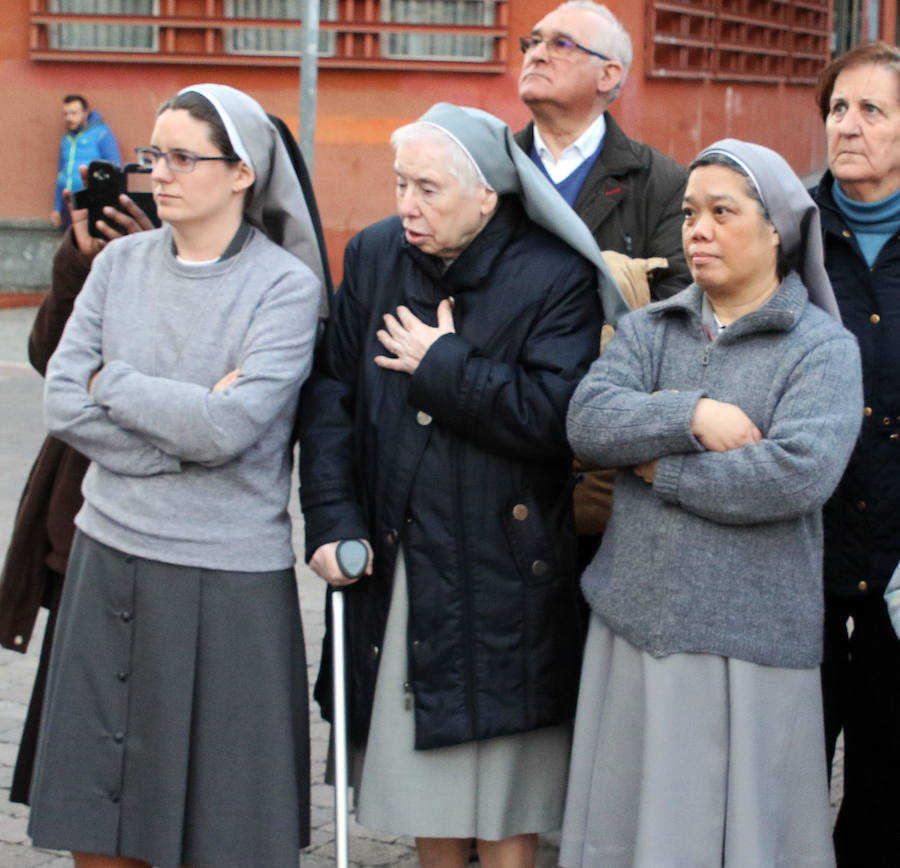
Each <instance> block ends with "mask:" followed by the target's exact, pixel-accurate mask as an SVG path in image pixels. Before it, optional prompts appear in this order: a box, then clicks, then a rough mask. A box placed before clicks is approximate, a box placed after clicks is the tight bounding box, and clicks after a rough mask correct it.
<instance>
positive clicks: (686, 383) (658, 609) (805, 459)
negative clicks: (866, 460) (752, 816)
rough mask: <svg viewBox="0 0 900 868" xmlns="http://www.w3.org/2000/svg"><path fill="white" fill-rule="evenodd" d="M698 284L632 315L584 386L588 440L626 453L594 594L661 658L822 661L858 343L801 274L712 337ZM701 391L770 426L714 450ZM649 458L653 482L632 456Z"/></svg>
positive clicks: (572, 435) (856, 395)
mask: <svg viewBox="0 0 900 868" xmlns="http://www.w3.org/2000/svg"><path fill="white" fill-rule="evenodd" d="M702 298H703V294H702V292H701V290H700V289H699V288H698V287H697V286H696V285H692V286H690V287H688V289H686V290H684V291H683V292H681V293H679V294H678V295H676V296H674V297H673V298H671V299H669V300H667V301H664V302H660V303H658V304H654V305H651V306H649V307H647V308H643V309H642V310H640V311H636V312H635V313H633V314H631V315H629V316H627V317H626V318H625V319H624V320H623V321H622V322H620V324H619V330H618V333H617V334H616V336H615V338H614V339H613V340H612V342H611V343H610V344H609V346H608V347H607V349H606V350H605V351H604V353H603V355H602V356H601V357H600V358H599V359H598V360H597V361H596V362H595V363H594V364H593V366H592V367H591V369H590V371H589V373H588V375H587V376H586V377H585V379H584V380H583V381H582V383H581V384H580V385H579V387H578V389H577V390H576V392H575V395H574V396H573V398H572V402H571V404H570V406H569V415H568V433H569V440H570V442H571V444H572V447H573V449H574V450H575V452H576V454H578V455H579V456H582V457H584V458H586V459H588V460H590V461H592V462H595V463H598V464H601V465H605V466H611V467H619V468H621V469H620V471H619V473H618V474H617V477H616V486H615V497H614V502H613V512H612V518H611V520H610V524H609V526H608V528H607V530H606V533H605V535H604V538H603V543H602V545H601V547H600V550H599V552H598V553H597V556H596V557H595V558H594V560H593V562H592V563H591V564H590V565H589V566H588V568H587V570H586V571H585V574H584V577H583V579H582V585H583V588H584V592H585V595H586V597H587V599H588V602H589V603H590V605H591V607H592V609H593V610H594V611H595V612H596V613H597V614H598V615H599V616H600V617H601V618H602V619H603V620H604V621H605V622H606V623H607V624H608V625H609V626H610V627H611V628H612V629H613V630H615V631H616V632H617V633H619V634H620V635H622V636H623V637H624V638H625V639H627V640H628V641H629V642H631V643H632V644H633V645H635V646H636V647H638V648H641V649H643V650H644V651H647V652H649V653H651V654H653V655H655V656H664V655H667V654H672V653H676V652H705V653H712V654H721V655H724V656H727V657H736V658H740V659H743V660H749V661H751V662H753V663H759V664H764V665H771V666H782V667H794V668H806V667H812V666H815V665H816V664H817V663H818V662H819V660H820V657H821V650H822V522H821V514H820V507H821V506H822V504H823V503H824V502H825V500H826V499H827V498H828V496H829V495H830V494H831V492H832V490H833V489H834V488H835V486H836V485H837V483H838V480H839V479H840V477H841V473H842V471H843V469H844V465H845V464H846V463H847V460H848V458H849V456H850V452H851V450H852V448H853V444H854V441H855V439H856V435H857V432H858V430H859V427H860V422H861V420H862V384H861V373H860V361H859V351H858V348H857V345H856V341H855V339H854V338H853V336H852V335H851V334H850V333H849V332H848V331H846V330H845V329H844V328H843V327H842V326H841V325H840V324H839V323H838V322H837V321H836V320H834V319H833V318H832V317H830V316H829V315H828V314H826V313H824V312H823V311H822V310H820V309H819V308H818V307H816V306H814V305H812V304H810V303H809V302H808V301H807V298H806V290H805V287H804V286H803V284H802V283H801V282H800V280H799V278H798V277H797V276H796V274H790V275H789V276H788V277H787V278H786V279H785V280H784V281H783V282H782V284H781V286H780V287H779V288H778V291H777V292H776V293H775V295H774V296H773V297H772V298H770V299H769V300H768V301H767V302H766V303H765V304H764V305H763V306H762V307H760V308H759V309H757V310H756V311H753V312H752V313H750V314H747V315H746V316H744V317H742V318H741V319H739V320H737V321H736V322H734V323H732V324H731V325H730V326H729V327H728V328H727V329H726V330H725V331H724V332H722V334H721V335H720V336H719V337H718V339H717V340H715V341H712V340H710V338H709V336H708V334H707V332H706V330H705V329H704V326H703V323H702V319H701V310H702ZM701 397H709V398H713V399H716V400H719V401H727V402H729V403H732V404H736V405H737V406H739V407H740V408H741V409H742V410H743V411H744V412H745V413H746V414H747V415H748V416H749V417H750V418H751V419H752V420H753V422H754V424H755V425H756V426H757V427H758V428H759V430H760V431H761V432H762V434H763V439H762V440H761V442H759V443H756V444H753V445H749V446H744V447H743V448H740V449H734V450H730V451H728V452H710V451H706V450H704V448H703V446H702V445H701V444H700V442H699V441H698V440H697V439H696V438H695V437H694V436H693V434H692V433H691V417H692V415H693V412H694V408H695V406H696V404H697V401H698V400H699V399H700V398H701ZM654 458H657V459H659V460H658V463H657V467H656V479H655V482H654V483H653V485H652V486H651V485H648V484H647V483H645V482H643V481H642V480H641V479H639V478H638V477H637V476H636V475H635V474H634V473H633V472H632V471H631V469H630V468H631V467H632V466H633V465H635V464H639V463H641V462H644V461H649V460H652V459H654Z"/></svg>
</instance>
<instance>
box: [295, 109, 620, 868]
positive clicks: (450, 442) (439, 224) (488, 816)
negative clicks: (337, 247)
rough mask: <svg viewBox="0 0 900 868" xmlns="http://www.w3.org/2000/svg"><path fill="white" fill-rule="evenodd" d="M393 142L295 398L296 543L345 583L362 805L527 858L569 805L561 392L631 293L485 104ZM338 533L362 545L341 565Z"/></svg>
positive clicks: (447, 859)
mask: <svg viewBox="0 0 900 868" xmlns="http://www.w3.org/2000/svg"><path fill="white" fill-rule="evenodd" d="M391 142H392V145H393V148H394V165H393V174H394V183H395V190H396V202H397V215H396V216H394V217H390V218H388V219H386V220H383V221H381V222H380V223H376V224H375V225H373V226H370V227H369V228H368V229H365V230H364V231H363V232H361V233H360V234H359V235H357V236H356V237H355V238H354V239H352V240H351V242H350V243H349V245H348V247H347V251H346V255H345V261H344V278H343V283H342V285H341V287H340V289H339V290H338V292H337V295H336V297H335V306H334V312H333V315H332V317H331V318H330V320H329V322H328V325H327V326H326V330H325V334H324V338H323V342H322V345H321V347H320V350H319V352H317V355H316V368H315V371H314V373H313V375H312V377H311V378H310V381H309V383H308V384H307V386H306V387H305V388H304V393H303V400H302V401H301V430H302V433H301V500H302V504H303V511H304V516H305V520H306V551H307V556H308V557H310V565H311V566H312V567H313V569H315V570H316V572H318V573H319V575H321V576H322V577H323V578H324V579H325V580H326V581H328V582H329V583H330V584H332V585H334V586H341V587H344V594H345V605H346V610H347V630H346V633H347V636H348V642H349V649H348V673H349V686H348V701H349V718H348V719H349V725H350V737H351V742H352V746H353V748H354V749H355V751H356V753H357V755H358V756H362V755H363V754H364V759H362V768H361V779H360V780H358V788H357V796H358V820H359V822H360V823H362V824H363V825H365V826H369V827H372V828H376V829H380V830H382V831H385V832H388V833H391V834H397V835H399V834H405V835H411V836H413V837H415V839H416V844H417V848H418V853H419V858H420V861H421V864H422V865H425V866H441V868H458V866H465V865H466V864H467V863H468V860H469V855H470V848H471V842H472V841H473V840H475V841H477V848H478V855H479V858H480V860H481V864H482V865H484V866H486V868H491V866H507V868H518V866H521V868H530V866H533V864H534V853H535V847H536V844H537V835H538V833H540V832H544V831H549V830H553V829H558V828H559V826H560V823H561V819H562V802H563V795H564V793H565V782H566V774H567V766H568V757H569V748H570V735H571V720H572V716H573V713H574V707H575V706H574V703H575V697H576V692H577V681H578V667H579V661H580V657H581V648H582V641H583V640H582V631H581V622H580V612H579V601H578V586H577V572H576V567H575V554H574V541H575V538H574V528H573V522H572V486H573V479H572V474H571V461H572V456H571V451H570V449H569V446H568V443H567V442H566V436H565V413H566V407H567V406H568V402H569V398H570V396H571V394H572V392H573V391H574V389H575V386H576V384H577V382H578V381H579V379H580V378H581V377H582V376H583V375H584V373H585V372H586V371H587V368H588V365H589V364H590V362H591V361H592V360H593V358H594V357H595V356H596V354H597V347H598V345H599V340H600V329H601V326H602V324H603V320H604V314H605V315H606V317H607V318H609V319H611V320H614V319H615V317H616V316H617V315H618V314H619V313H620V312H621V311H622V310H623V309H626V308H625V303H624V301H623V300H622V298H621V296H620V295H619V293H618V290H617V289H616V287H615V285H614V284H613V283H612V281H611V278H610V277H609V273H608V272H607V271H606V268H605V266H604V265H603V264H602V257H601V256H600V252H599V250H598V248H597V247H596V244H595V243H594V241H593V239H592V238H591V236H590V233H589V232H588V231H587V229H586V227H585V226H584V224H583V223H582V222H581V221H580V219H579V218H578V217H577V215H576V214H575V213H574V212H573V211H572V210H571V209H570V208H569V207H568V206H567V205H566V204H565V202H564V201H563V199H562V198H561V197H560V196H559V194H558V193H557V192H556V191H555V190H554V189H553V187H552V186H551V185H550V183H549V182H548V181H547V179H546V178H545V177H544V176H543V175H541V173H540V172H539V171H538V170H537V168H536V167H535V166H534V164H533V163H532V162H531V161H530V160H529V158H528V156H527V155H526V154H524V153H523V152H522V151H520V150H519V148H518V147H517V146H516V144H515V142H514V141H513V139H512V136H511V134H510V131H509V129H508V127H506V125H505V124H503V123H502V122H500V121H499V120H497V118H494V117H492V116H491V115H489V114H486V113H485V112H481V111H478V110H476V109H468V108H460V107H457V106H451V105H447V104H439V105H436V106H434V107H432V108H431V109H430V110H429V111H428V112H427V113H426V114H425V115H424V116H423V117H422V118H421V119H420V120H419V121H418V122H416V123H413V124H411V125H408V126H405V127H401V128H400V129H399V130H397V131H395V132H394V134H393V137H392V139H391ZM386 168H387V167H386ZM598 283H599V286H600V293H599V295H598ZM601 299H602V301H601ZM351 538H358V539H363V540H365V541H366V542H367V543H368V545H369V547H370V559H369V564H368V569H367V571H366V573H365V574H364V575H363V576H362V577H361V578H359V579H358V580H357V581H355V582H353V583H348V581H347V580H346V579H344V578H343V576H342V575H341V572H340V570H339V569H338V566H337V563H336V558H335V549H336V546H337V544H338V542H339V541H340V540H343V539H351ZM328 668H329V661H328V660H327V658H326V660H325V661H324V667H323V676H327V672H328ZM328 684H329V680H328V678H327V677H322V676H320V685H321V686H322V688H323V689H322V690H321V691H320V696H321V700H320V701H325V702H327V694H328V690H327V687H328ZM326 713H327V709H326Z"/></svg>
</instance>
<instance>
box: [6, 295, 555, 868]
mask: <svg viewBox="0 0 900 868" xmlns="http://www.w3.org/2000/svg"><path fill="white" fill-rule="evenodd" d="M34 312H35V311H34V308H12V309H0V408H2V410H0V562H2V558H3V555H4V554H5V551H6V546H7V543H8V541H9V535H10V532H11V530H12V522H13V517H14V514H15V508H16V504H17V503H18V498H19V494H20V492H21V490H22V486H23V484H24V482H25V477H26V475H27V473H28V469H29V467H30V466H31V463H32V461H33V459H34V457H35V455H36V454H37V450H38V448H39V446H40V443H41V440H42V439H43V436H44V427H43V422H42V415H41V379H40V377H39V376H38V375H37V374H36V373H35V372H34V371H33V370H32V369H31V367H30V366H29V365H28V361H27V355H26V341H27V337H28V332H29V330H30V328H31V322H32V320H33V318H34ZM295 490H296V488H295ZM294 501H295V502H294V503H293V504H292V509H294V510H295V513H296V511H297V504H296V498H294ZM302 546H303V542H302V533H301V522H300V518H299V515H297V522H296V532H295V548H296V551H297V554H298V564H299V566H298V570H297V573H298V583H299V588H300V600H301V607H302V614H303V629H304V632H305V636H306V653H307V659H308V661H309V676H310V685H312V684H313V682H314V680H315V674H316V671H317V669H318V665H319V657H320V652H321V645H322V637H323V633H324V626H323V614H322V612H323V606H324V600H325V587H324V583H323V582H322V581H321V580H320V579H319V578H318V577H316V576H315V575H313V573H312V572H311V571H310V570H309V569H308V568H307V567H306V566H305V565H304V564H303V559H302ZM45 614H46V613H42V616H41V618H40V620H39V622H38V625H37V629H36V630H35V634H34V636H33V638H32V640H31V644H30V646H29V649H28V652H27V653H26V654H24V655H22V654H18V653H15V652H12V651H7V650H5V649H0V868H71V866H72V860H71V858H70V857H69V856H68V855H66V854H61V853H54V852H50V851H46V850H36V849H34V848H32V847H31V845H30V841H29V839H28V836H27V834H26V831H25V830H26V825H27V822H28V809H27V808H26V807H24V806H23V805H14V804H11V803H10V802H9V799H8V793H9V786H10V780H11V778H12V769H13V765H14V763H15V758H16V751H17V748H18V743H19V735H20V732H21V728H22V724H23V722H24V720H25V712H26V710H27V706H28V699H29V697H30V695H31V685H32V681H33V679H34V672H35V670H36V668H37V661H38V654H39V652H40V647H41V639H42V636H43V629H44V620H45V618H44V615H45ZM310 724H311V738H312V782H313V783H312V843H311V844H310V846H309V847H308V848H307V849H306V850H304V851H303V852H302V854H301V860H300V861H301V864H302V866H303V868H327V866H331V865H333V864H334V822H333V820H334V817H333V808H332V789H331V787H330V786H328V785H326V784H325V783H323V776H324V771H325V757H326V752H327V745H328V725H327V724H325V723H324V722H323V721H322V720H321V718H320V717H319V713H318V707H317V706H316V705H315V703H314V702H312V701H311V704H310ZM350 862H351V866H353V868H376V866H398V868H404V866H414V865H417V864H418V863H417V860H416V858H415V849H414V847H413V842H412V840H411V839H409V838H397V837H396V836H391V835H383V834H380V833H378V832H372V831H370V830H368V829H363V828H362V827H361V826H358V825H356V824H355V823H354V822H353V821H352V820H351V823H350ZM555 864H556V847H555V845H554V842H553V840H546V841H542V846H541V851H540V858H539V866H540V868H549V866H552V865H555Z"/></svg>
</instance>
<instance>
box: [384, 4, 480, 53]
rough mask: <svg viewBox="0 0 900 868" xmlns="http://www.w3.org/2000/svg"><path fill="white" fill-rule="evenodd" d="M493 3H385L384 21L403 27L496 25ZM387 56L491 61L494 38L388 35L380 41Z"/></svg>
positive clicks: (444, 35)
mask: <svg viewBox="0 0 900 868" xmlns="http://www.w3.org/2000/svg"><path fill="white" fill-rule="evenodd" d="M494 6H495V4H494V3H493V2H491V0H383V2H382V5H381V18H382V21H394V22H398V23H403V24H466V25H484V26H487V27H490V26H492V25H493V24H494V13H495V9H494ZM381 51H382V54H383V55H384V56H385V57H411V58H417V59H420V60H472V61H478V60H490V59H491V57H492V56H493V52H494V45H493V39H491V38H490V37H487V36H477V35H473V34H467V35H463V34H460V35H456V34H448V33H389V34H387V35H386V36H382V38H381Z"/></svg>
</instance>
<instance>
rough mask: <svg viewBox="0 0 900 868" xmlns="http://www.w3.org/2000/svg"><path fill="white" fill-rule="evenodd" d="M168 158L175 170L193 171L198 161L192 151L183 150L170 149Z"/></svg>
mask: <svg viewBox="0 0 900 868" xmlns="http://www.w3.org/2000/svg"><path fill="white" fill-rule="evenodd" d="M166 160H167V161H168V163H169V165H170V166H171V167H172V171H173V172H192V171H193V170H194V166H195V165H196V162H197V161H196V160H195V159H194V155H193V154H192V153H191V152H190V151H181V150H174V151H169V153H168V154H167V155H166Z"/></svg>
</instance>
